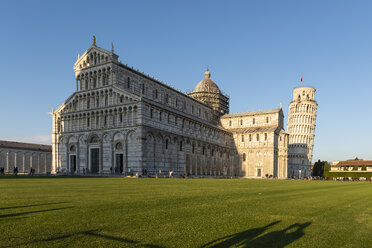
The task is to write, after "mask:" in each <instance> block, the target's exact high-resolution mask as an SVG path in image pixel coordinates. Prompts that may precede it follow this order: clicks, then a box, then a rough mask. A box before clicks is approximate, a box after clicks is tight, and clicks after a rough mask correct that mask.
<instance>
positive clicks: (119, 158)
mask: <svg viewBox="0 0 372 248" xmlns="http://www.w3.org/2000/svg"><path fill="white" fill-rule="evenodd" d="M115 173H116V174H122V173H123V154H122V153H118V154H116V155H115Z"/></svg>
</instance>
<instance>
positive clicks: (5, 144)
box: [0, 140, 52, 152]
mask: <svg viewBox="0 0 372 248" xmlns="http://www.w3.org/2000/svg"><path fill="white" fill-rule="evenodd" d="M0 148H13V149H22V150H31V151H43V152H52V146H48V145H40V144H32V143H22V142H16V141H7V140H0Z"/></svg>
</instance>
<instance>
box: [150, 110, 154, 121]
mask: <svg viewBox="0 0 372 248" xmlns="http://www.w3.org/2000/svg"><path fill="white" fill-rule="evenodd" d="M153 115H154V110H153V109H150V118H151V119H152V117H153Z"/></svg>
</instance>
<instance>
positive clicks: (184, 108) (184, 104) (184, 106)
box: [183, 101, 186, 110]
mask: <svg viewBox="0 0 372 248" xmlns="http://www.w3.org/2000/svg"><path fill="white" fill-rule="evenodd" d="M183 110H186V101H185V102H183Z"/></svg>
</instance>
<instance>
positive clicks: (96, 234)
mask: <svg viewBox="0 0 372 248" xmlns="http://www.w3.org/2000/svg"><path fill="white" fill-rule="evenodd" d="M100 231H102V230H101V229H94V230H88V231H82V232H76V233H72V234H65V235H61V236H56V237H50V238H46V239H41V240H35V241H31V242H27V243H20V244H13V245H11V246H5V247H17V246H24V245H26V244H27V245H29V244H34V243H39V242H50V241H59V240H63V239H67V238H71V237H76V236H81V237H82V236H90V237H95V238H102V239H108V240H112V241H117V242H120V247H127V246H129V245H133V246H139V247H147V248H164V247H162V246H158V245H153V244H146V243H142V242H140V241H136V240H132V239H127V238H122V237H116V236H112V235H108V234H102V233H99V232H100ZM86 245H88V244H86ZM5 247H4V248H5Z"/></svg>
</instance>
